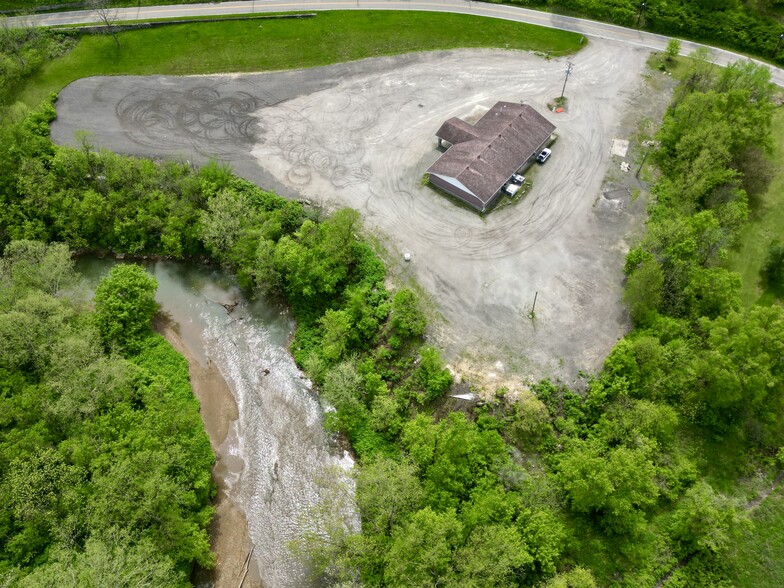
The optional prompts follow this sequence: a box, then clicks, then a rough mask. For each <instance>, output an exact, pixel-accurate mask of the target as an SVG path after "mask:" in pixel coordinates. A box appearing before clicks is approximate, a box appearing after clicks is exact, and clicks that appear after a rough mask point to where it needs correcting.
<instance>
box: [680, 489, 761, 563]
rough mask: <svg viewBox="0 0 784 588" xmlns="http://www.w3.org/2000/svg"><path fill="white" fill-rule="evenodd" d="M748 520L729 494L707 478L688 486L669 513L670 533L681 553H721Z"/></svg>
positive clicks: (716, 554)
mask: <svg viewBox="0 0 784 588" xmlns="http://www.w3.org/2000/svg"><path fill="white" fill-rule="evenodd" d="M746 523H748V516H747V515H745V514H744V513H742V511H740V510H739V509H738V508H736V507H735V505H734V504H733V503H732V502H731V501H730V500H728V499H727V498H725V497H723V496H721V495H719V494H716V492H715V491H714V490H713V488H712V487H711V486H710V485H709V484H708V483H707V482H699V483H697V484H695V485H694V486H692V487H691V488H689V490H688V491H687V492H686V494H685V495H684V497H683V498H682V499H681V501H680V502H679V503H678V506H677V508H676V509H675V511H674V512H673V514H672V516H671V517H670V523H669V534H670V537H671V538H672V540H673V541H675V543H676V544H677V545H678V552H679V555H680V556H681V557H685V556H687V555H692V554H701V555H709V556H718V555H720V554H722V553H724V552H725V551H726V550H727V548H728V547H729V546H730V543H731V541H732V538H733V536H734V533H736V532H737V531H738V529H739V527H740V526H742V525H744V524H746Z"/></svg>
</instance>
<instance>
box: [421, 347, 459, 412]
mask: <svg viewBox="0 0 784 588" xmlns="http://www.w3.org/2000/svg"><path fill="white" fill-rule="evenodd" d="M414 380H415V381H416V382H417V384H418V385H419V387H420V389H421V390H422V392H421V393H420V394H419V395H418V400H419V402H420V403H421V404H427V403H428V402H432V401H433V400H435V399H436V398H438V397H439V396H441V395H442V394H443V393H444V392H445V391H446V390H447V389H448V388H449V387H450V386H451V385H452V374H451V372H450V371H449V370H447V369H445V368H444V360H443V359H441V354H440V353H439V352H438V349H436V348H435V347H433V346H431V345H428V346H425V347H423V348H422V349H421V350H420V351H419V367H418V368H417V369H416V371H415V372H414Z"/></svg>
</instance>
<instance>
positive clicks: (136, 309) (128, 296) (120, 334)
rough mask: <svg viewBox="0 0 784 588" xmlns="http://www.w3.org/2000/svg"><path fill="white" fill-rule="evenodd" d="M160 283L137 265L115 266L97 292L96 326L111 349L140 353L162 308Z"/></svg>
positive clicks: (101, 282)
mask: <svg viewBox="0 0 784 588" xmlns="http://www.w3.org/2000/svg"><path fill="white" fill-rule="evenodd" d="M157 289H158V282H157V281H156V280H155V278H153V277H152V276H150V275H148V274H147V272H146V271H144V268H142V267H141V266H139V265H135V264H119V265H115V266H114V267H113V268H112V269H111V270H110V271H109V274H108V275H107V276H106V277H105V278H103V279H102V280H101V281H100V283H99V284H98V287H97V288H96V290H95V313H96V324H97V325H98V330H99V331H100V333H101V337H102V338H103V341H104V345H105V346H106V347H107V348H113V347H119V348H124V349H129V350H133V349H137V348H138V346H139V342H140V340H141V338H142V337H143V336H144V335H145V334H146V333H147V332H149V331H150V321H151V320H152V317H153V315H154V314H155V311H156V310H157V308H158V306H157V304H156V302H155V291H156V290H157Z"/></svg>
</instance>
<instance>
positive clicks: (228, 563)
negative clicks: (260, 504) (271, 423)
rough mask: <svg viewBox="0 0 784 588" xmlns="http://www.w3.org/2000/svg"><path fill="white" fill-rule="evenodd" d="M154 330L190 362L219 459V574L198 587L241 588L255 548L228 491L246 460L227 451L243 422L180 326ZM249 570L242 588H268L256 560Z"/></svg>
mask: <svg viewBox="0 0 784 588" xmlns="http://www.w3.org/2000/svg"><path fill="white" fill-rule="evenodd" d="M155 329H156V331H158V332H159V333H160V334H161V335H163V336H164V337H165V338H166V340H167V341H168V342H169V343H171V345H172V347H174V348H175V349H176V350H177V351H178V352H179V353H181V354H182V355H183V356H184V357H185V359H186V360H187V361H188V372H189V374H190V380H191V388H192V389H193V393H194V395H195V396H196V398H198V399H199V403H200V408H199V412H200V414H201V417H202V420H203V421H204V428H205V430H206V431H207V435H208V436H209V438H210V445H211V446H212V450H213V452H214V453H215V457H216V463H215V466H214V467H213V478H214V480H215V482H216V483H217V485H218V495H217V497H216V499H215V516H214V517H213V519H212V524H211V525H210V537H211V543H212V551H213V552H214V553H215V555H216V559H217V564H216V566H215V569H214V570H210V571H200V572H199V573H198V574H197V578H196V584H197V585H198V586H205V587H206V586H214V587H215V588H224V587H225V588H229V587H231V588H236V586H238V585H239V583H240V580H241V578H242V577H243V575H244V574H245V566H246V558H247V555H248V553H249V552H250V550H251V549H252V543H251V541H250V537H249V535H248V523H247V521H246V519H245V515H244V513H243V512H242V509H241V508H239V507H238V506H237V505H236V504H235V503H234V501H232V500H231V498H230V497H229V496H228V495H227V494H226V492H225V476H226V475H228V474H229V473H230V470H235V469H236V468H237V467H240V468H241V466H242V463H241V461H240V463H239V464H238V463H236V460H233V459H232V456H231V455H228V454H226V453H225V452H224V451H223V448H224V441H225V440H226V436H227V434H228V431H229V426H230V425H231V422H232V421H235V420H237V418H238V417H239V413H238V411H237V403H236V402H235V401H234V396H233V394H232V393H231V390H230V389H229V386H228V384H227V383H226V381H225V380H224V379H223V376H222V375H221V373H220V371H218V369H217V368H215V367H214V366H213V365H211V364H210V363H208V364H207V365H206V366H205V365H202V363H201V362H200V361H199V359H198V358H197V357H196V355H195V354H194V353H193V351H192V350H191V349H190V347H189V346H188V344H187V343H186V342H185V340H184V339H183V338H182V337H181V336H180V333H179V331H178V330H177V325H176V324H174V323H172V322H171V321H167V320H166V319H165V318H164V317H160V316H159V317H157V319H156V322H155ZM231 473H237V472H231ZM249 565H250V568H249V569H248V572H247V574H245V582H244V584H243V586H244V587H245V588H263V584H262V582H261V577H260V575H259V570H258V568H257V566H256V563H255V561H254V560H253V559H251V561H250V562H249Z"/></svg>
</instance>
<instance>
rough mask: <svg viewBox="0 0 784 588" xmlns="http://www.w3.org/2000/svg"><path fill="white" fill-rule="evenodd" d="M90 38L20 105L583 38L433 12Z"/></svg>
mask: <svg viewBox="0 0 784 588" xmlns="http://www.w3.org/2000/svg"><path fill="white" fill-rule="evenodd" d="M118 38H119V41H120V49H119V50H118V49H117V47H116V46H115V43H114V41H113V40H112V38H111V37H109V36H92V35H91V36H85V37H83V38H82V39H81V40H80V42H79V44H78V45H77V46H76V47H75V48H74V49H73V50H72V51H71V52H70V53H68V54H67V55H65V56H64V57H62V58H60V59H57V60H55V61H53V62H50V63H49V64H47V65H46V66H44V67H43V68H42V69H41V70H40V71H39V72H38V73H37V74H36V75H34V76H33V77H32V78H30V80H28V82H27V84H26V85H25V87H24V88H23V89H22V91H21V94H20V96H19V99H20V100H21V101H23V102H25V103H27V104H29V105H34V104H38V103H39V102H40V101H41V100H43V99H44V98H46V97H47V96H48V95H49V94H50V93H51V92H57V91H59V90H61V89H62V88H63V87H65V86H66V85H67V84H69V83H70V82H72V81H74V80H76V79H78V78H82V77H87V76H94V75H121V74H136V75H147V74H174V75H185V74H209V73H218V72H249V71H269V70H280V69H292V68H307V67H314V66H319V65H327V64H330V63H336V62H341V61H352V60H357V59H364V58H366V57H375V56H380V55H395V54H400V53H407V52H412V51H430V50H436V49H454V48H458V47H474V48H476V47H500V48H509V49H521V50H535V51H541V52H544V53H549V54H555V55H567V54H570V53H574V52H575V51H578V50H579V49H580V43H581V39H582V37H581V35H578V34H574V33H568V32H563V31H556V30H554V29H546V28H541V27H535V26H531V25H525V24H519V23H513V22H508V21H503V20H496V19H490V18H483V17H475V16H468V15H459V14H436V13H430V12H391V11H390V12H386V11H383V12H382V11H367V12H354V11H351V12H339V11H335V12H322V13H319V14H318V16H316V17H315V18H310V19H302V20H258V21H253V20H250V21H227V22H219V23H203V24H202V23H199V24H183V25H172V26H168V27H162V28H159V29H152V30H140V31H129V32H124V33H120V34H119V35H118Z"/></svg>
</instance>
